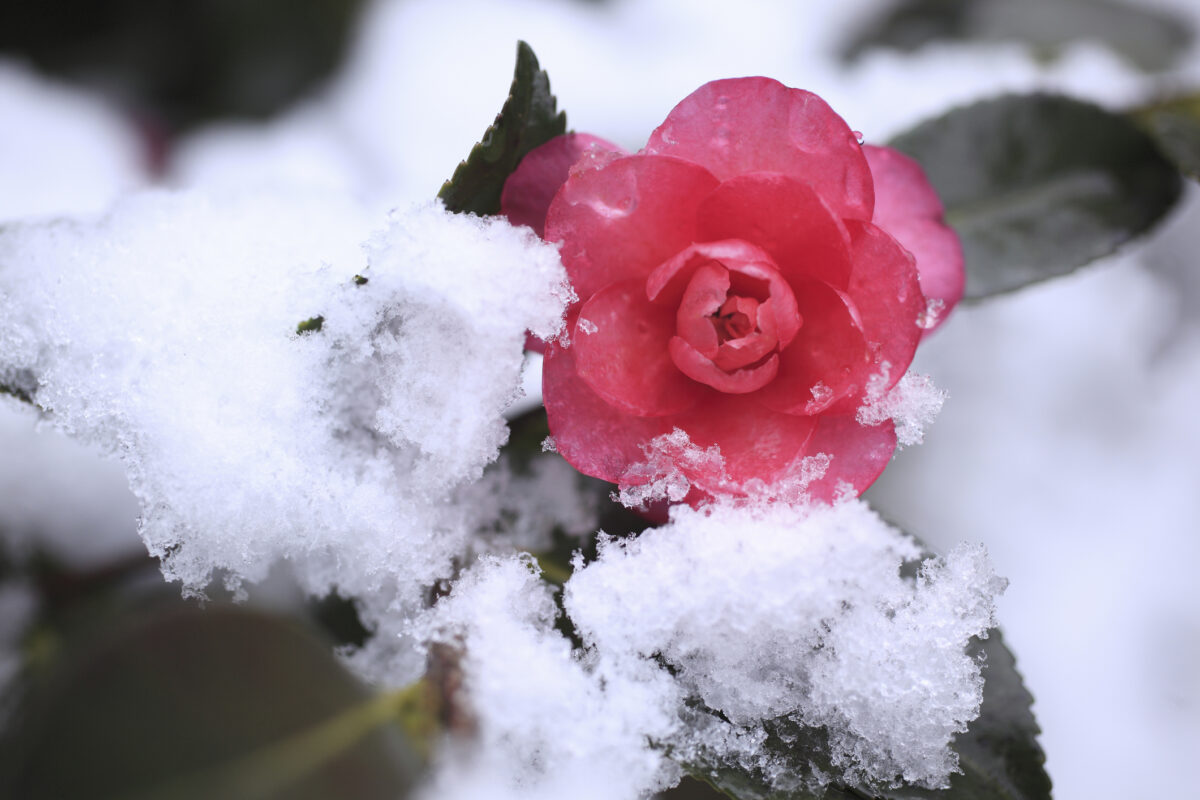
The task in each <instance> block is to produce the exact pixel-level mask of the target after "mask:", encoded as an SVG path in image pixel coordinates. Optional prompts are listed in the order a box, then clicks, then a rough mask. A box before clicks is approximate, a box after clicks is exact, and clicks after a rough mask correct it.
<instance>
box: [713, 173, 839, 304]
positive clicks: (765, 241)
mask: <svg viewBox="0 0 1200 800" xmlns="http://www.w3.org/2000/svg"><path fill="white" fill-rule="evenodd" d="M699 214H700V220H699V228H700V235H701V237H702V238H704V239H742V240H745V241H748V242H753V243H754V244H756V245H758V246H759V247H762V248H763V249H764V250H766V251H767V252H768V253H770V254H771V256H772V258H773V259H774V261H775V263H776V265H777V266H778V268H779V271H780V272H782V273H783V275H784V276H785V277H787V278H788V279H789V280H790V279H791V278H793V277H797V278H814V279H816V280H821V281H825V282H826V283H828V284H830V285H832V286H836V287H837V288H839V289H840V288H844V287H845V286H846V284H847V282H848V281H849V279H850V271H851V263H850V236H849V234H847V232H846V228H845V226H844V225H843V224H842V221H841V220H840V219H839V218H838V217H837V215H836V214H834V213H833V211H831V210H830V208H829V206H828V205H826V203H825V201H823V200H822V199H821V197H820V195H818V194H817V193H816V191H814V190H813V188H812V187H811V186H810V185H808V184H807V183H805V182H803V181H800V180H797V179H795V178H792V177H789V176H787V175H781V174H779V173H776V172H766V173H763V172H759V173H753V174H750V175H740V176H738V177H735V178H730V179H729V180H727V181H725V182H724V183H722V184H721V185H720V186H718V187H717V188H716V190H715V191H714V192H713V193H712V194H710V195H709V196H708V197H707V198H706V199H705V201H704V203H703V204H702V205H701V206H700V212H699Z"/></svg>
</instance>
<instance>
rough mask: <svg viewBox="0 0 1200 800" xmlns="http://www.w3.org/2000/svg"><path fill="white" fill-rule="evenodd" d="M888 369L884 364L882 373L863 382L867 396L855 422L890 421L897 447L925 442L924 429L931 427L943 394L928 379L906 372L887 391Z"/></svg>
mask: <svg viewBox="0 0 1200 800" xmlns="http://www.w3.org/2000/svg"><path fill="white" fill-rule="evenodd" d="M889 369H890V366H889V365H888V364H887V363H886V362H884V364H883V366H882V370H881V371H880V372H879V373H878V374H876V375H873V376H871V378H870V380H869V381H868V382H867V396H866V398H865V399H864V400H863V404H862V406H860V407H859V409H858V413H857V414H856V416H855V418H856V419H857V420H858V423H859V424H860V425H878V424H880V423H882V422H884V421H885V420H889V419H890V420H892V421H893V422H894V423H895V425H896V440H897V442H898V443H899V445H900V446H901V447H907V446H909V445H914V444H920V443H921V442H922V441H924V439H925V428H926V427H927V426H928V425H931V424H933V421H934V420H935V419H937V415H938V413H939V412H940V411H941V410H942V404H943V403H945V401H946V393H945V392H943V391H942V390H941V389H939V388H937V387H936V386H934V385H933V380H932V379H930V377H929V376H928V375H919V374H916V373H914V372H906V373H905V374H904V377H902V378H901V379H900V381H899V382H898V383H897V384H896V385H895V386H893V387H892V388H891V389H886V388H885V387H886V386H887V381H888V371H889Z"/></svg>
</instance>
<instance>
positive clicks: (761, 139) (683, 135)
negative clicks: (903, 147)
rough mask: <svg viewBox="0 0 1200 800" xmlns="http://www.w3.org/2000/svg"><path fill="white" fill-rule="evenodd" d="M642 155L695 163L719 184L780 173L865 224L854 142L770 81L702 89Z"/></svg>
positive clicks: (822, 110) (868, 204)
mask: <svg viewBox="0 0 1200 800" xmlns="http://www.w3.org/2000/svg"><path fill="white" fill-rule="evenodd" d="M643 152H644V153H647V154H659V155H668V156H677V157H679V158H684V159H687V160H688V161H692V162H695V163H697V164H701V165H703V166H705V167H707V168H708V170H709V171H710V172H712V173H713V174H714V175H716V176H717V177H718V178H720V179H721V180H727V179H729V178H732V177H733V176H735V175H741V174H744V173H747V172H782V173H784V174H786V175H791V176H792V177H794V178H798V179H800V180H804V181H807V182H808V183H810V184H812V186H813V188H815V189H816V190H817V192H818V193H819V194H820V195H821V196H822V197H823V198H825V200H826V202H828V203H829V206H830V208H832V209H833V210H834V212H835V213H836V214H837V215H838V216H839V217H846V218H850V219H861V220H870V219H871V211H872V208H873V206H874V195H873V190H872V182H871V170H870V168H869V167H868V166H867V161H866V158H865V157H864V156H863V153H862V147H861V146H860V145H859V143H858V139H857V136H856V135H855V134H854V133H853V132H852V131H851V130H850V128H849V126H847V125H846V123H845V121H844V120H843V119H842V118H841V117H839V116H838V115H837V114H836V113H834V111H833V109H831V108H830V107H829V104H828V103H826V102H825V101H824V100H822V99H821V98H820V97H817V96H816V95H815V94H813V93H812V92H806V91H804V90H802V89H789V88H788V87H786V86H784V85H783V84H782V83H780V82H779V81H776V80H772V79H770V78H730V79H727V80H719V81H712V82H711V83H706V84H704V85H703V86H701V87H700V88H699V89H697V90H696V91H694V92H692V93H691V94H690V95H688V96H687V97H686V98H684V99H683V101H682V102H680V103H679V105H677V106H675V108H674V109H672V110H671V113H670V114H668V115H667V118H666V120H665V121H664V122H663V124H662V125H660V126H658V128H656V129H655V131H654V132H653V133H652V134H650V140H649V141H648V142H647V143H646V148H645V150H643Z"/></svg>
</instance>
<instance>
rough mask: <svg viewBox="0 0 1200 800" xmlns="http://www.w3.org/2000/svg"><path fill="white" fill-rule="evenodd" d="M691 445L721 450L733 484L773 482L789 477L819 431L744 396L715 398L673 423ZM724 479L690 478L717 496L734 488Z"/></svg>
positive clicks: (801, 419) (710, 476)
mask: <svg viewBox="0 0 1200 800" xmlns="http://www.w3.org/2000/svg"><path fill="white" fill-rule="evenodd" d="M674 422H675V424H676V425H677V426H678V427H679V428H681V429H683V430H684V431H685V432H686V433H687V434H688V436H689V437H690V438H691V440H692V443H693V444H695V445H697V446H699V447H701V448H708V447H711V446H712V445H714V444H715V445H717V446H718V447H720V448H721V455H722V457H723V458H724V460H725V475H724V477H727V478H729V479H731V480H732V481H733V482H734V483H735V484H737V485H739V486H740V485H742V484H745V483H746V482H747V481H750V480H754V479H759V480H762V481H764V482H765V483H768V484H770V483H773V482H775V481H776V480H778V479H779V478H781V477H783V476H785V475H787V474H789V470H790V469H791V468H792V467H793V465H794V463H795V462H796V461H797V459H799V458H802V457H803V456H804V455H805V454H806V447H807V446H808V442H809V439H810V438H811V436H812V433H813V430H814V429H815V428H816V422H815V421H814V420H813V419H812V418H811V417H798V416H793V415H790V414H780V413H777V412H775V411H771V410H770V409H767V408H763V407H762V406H760V405H758V404H757V403H754V402H748V398H747V396H746V395H722V394H713V395H712V396H711V398H710V399H708V400H706V401H705V402H704V403H702V404H700V405H698V406H696V407H695V408H694V409H692V410H691V411H689V412H687V413H686V414H681V415H680V416H678V417H675V418H674ZM722 477H723V476H722V475H720V474H710V473H705V474H688V475H687V478H688V480H690V481H691V482H692V483H693V484H694V485H695V486H696V487H697V488H699V489H701V490H703V491H706V492H711V493H714V494H721V493H728V492H729V490H730V488H731V487H729V486H727V485H724V484H723V483H722V481H721V479H722Z"/></svg>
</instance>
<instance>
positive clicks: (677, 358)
mask: <svg viewBox="0 0 1200 800" xmlns="http://www.w3.org/2000/svg"><path fill="white" fill-rule="evenodd" d="M668 350H669V352H670V354H671V360H672V361H673V362H674V363H675V366H677V367H679V371H680V372H682V373H683V374H684V375H687V376H688V377H689V378H691V379H692V380H694V381H699V382H700V383H703V384H704V385H706V386H711V387H712V388H714V389H716V390H717V391H718V392H723V393H725V394H747V393H749V392H753V391H756V390H757V389H761V388H762V387H763V386H766V385H767V384H768V383H770V382H771V379H772V378H774V377H775V373H777V372H778V371H779V356H777V355H772V356H771V357H770V358H768V359H767V360H766V361H764V362H763V363H762V364H759V365H758V366H756V367H745V368H743V369H737V370H733V371H732V372H726V371H725V370H724V369H722V368H720V367H718V366H717V365H716V364H714V363H713V362H712V359H709V358H705V357H704V356H703V355H702V354H701V353H700V351H699V350H697V349H696V348H694V347H692V345H691V344H689V343H688V342H687V341H685V340H684V339H681V338H680V337H678V336H676V337H675V338H673V339H672V340H671V341H670V343H669V346H668Z"/></svg>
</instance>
